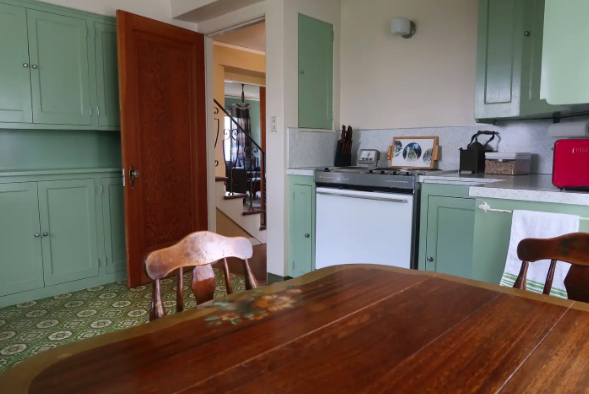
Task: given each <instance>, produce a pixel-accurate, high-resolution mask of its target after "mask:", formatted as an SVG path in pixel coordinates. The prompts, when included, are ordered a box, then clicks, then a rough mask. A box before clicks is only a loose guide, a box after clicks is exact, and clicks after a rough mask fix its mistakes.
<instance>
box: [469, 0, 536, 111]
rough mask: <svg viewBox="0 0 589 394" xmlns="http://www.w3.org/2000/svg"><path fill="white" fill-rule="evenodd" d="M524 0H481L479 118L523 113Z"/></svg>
mask: <svg viewBox="0 0 589 394" xmlns="http://www.w3.org/2000/svg"><path fill="white" fill-rule="evenodd" d="M523 1H524V0H479V28H478V47H477V76H476V99H475V118H476V119H493V118H507V117H516V116H519V113H520V86H521V67H522V65H521V59H522V41H523V37H522V36H523Z"/></svg>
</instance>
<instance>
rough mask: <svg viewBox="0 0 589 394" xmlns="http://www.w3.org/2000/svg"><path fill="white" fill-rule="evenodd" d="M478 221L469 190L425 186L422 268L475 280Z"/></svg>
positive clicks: (422, 221)
mask: <svg viewBox="0 0 589 394" xmlns="http://www.w3.org/2000/svg"><path fill="white" fill-rule="evenodd" d="M474 221H475V200H474V199H473V198H470V197H469V196H468V186H453V185H435V184H424V185H423V187H422V191H421V217H420V236H419V260H418V268H419V269H420V270H427V271H435V272H441V273H444V274H449V275H455V276H460V277H463V278H472V265H473V260H472V248H473V230H474Z"/></svg>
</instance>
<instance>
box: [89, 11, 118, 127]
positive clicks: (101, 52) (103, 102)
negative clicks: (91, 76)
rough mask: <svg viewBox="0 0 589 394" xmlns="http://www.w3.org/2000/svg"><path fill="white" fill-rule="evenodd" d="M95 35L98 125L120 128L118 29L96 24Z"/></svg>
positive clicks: (112, 26)
mask: <svg viewBox="0 0 589 394" xmlns="http://www.w3.org/2000/svg"><path fill="white" fill-rule="evenodd" d="M94 35H95V45H96V95H97V97H96V99H97V104H98V106H97V109H96V114H97V116H98V124H99V125H100V126H119V125H120V117H119V74H118V73H119V70H118V66H117V28H116V26H114V25H109V24H105V23H94Z"/></svg>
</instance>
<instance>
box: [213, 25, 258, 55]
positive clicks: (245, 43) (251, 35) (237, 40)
mask: <svg viewBox="0 0 589 394" xmlns="http://www.w3.org/2000/svg"><path fill="white" fill-rule="evenodd" d="M215 41H218V42H223V43H225V44H231V45H237V46H239V47H243V48H248V49H253V50H256V51H261V52H266V22H264V21H262V22H259V23H256V24H255V25H250V26H247V27H244V28H243V29H239V30H234V31H232V32H230V33H226V34H221V35H218V36H215Z"/></svg>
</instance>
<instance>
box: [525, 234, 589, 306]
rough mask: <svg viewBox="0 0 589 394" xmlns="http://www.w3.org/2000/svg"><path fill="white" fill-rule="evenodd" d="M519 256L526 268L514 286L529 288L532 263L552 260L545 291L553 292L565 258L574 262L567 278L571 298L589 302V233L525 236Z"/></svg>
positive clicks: (567, 261) (567, 288) (566, 282)
mask: <svg viewBox="0 0 589 394" xmlns="http://www.w3.org/2000/svg"><path fill="white" fill-rule="evenodd" d="M517 256H518V258H519V259H520V260H522V267H521V270H520V273H519V276H518V277H517V280H516V281H515V285H514V286H513V287H514V288H517V289H524V290H525V288H526V275H527V272H528V266H529V263H530V262H535V261H539V260H552V261H551V263H550V269H549V270H548V274H547V276H546V284H545V285H544V291H543V293H544V294H550V290H551V289H552V281H553V279H554V271H555V270H556V262H557V261H564V262H566V263H570V264H572V266H571V269H570V270H569V272H568V274H567V276H566V278H565V280H564V285H565V288H566V290H567V293H568V298H569V299H571V300H575V301H582V302H589V233H573V234H566V235H563V236H561V237H557V238H550V239H533V238H529V239H524V240H522V241H521V242H520V243H519V245H518V247H517Z"/></svg>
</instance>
